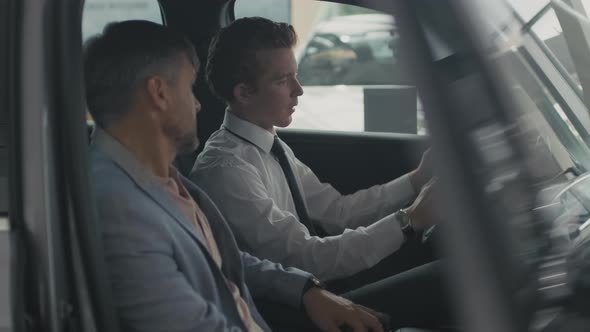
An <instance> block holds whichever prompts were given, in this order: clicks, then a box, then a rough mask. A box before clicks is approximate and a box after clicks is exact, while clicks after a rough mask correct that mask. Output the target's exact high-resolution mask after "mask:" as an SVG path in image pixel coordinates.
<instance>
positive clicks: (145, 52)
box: [84, 21, 382, 332]
mask: <svg viewBox="0 0 590 332" xmlns="http://www.w3.org/2000/svg"><path fill="white" fill-rule="evenodd" d="M198 69H199V63H198V60H197V58H196V56H195V51H194V49H193V47H192V46H191V44H190V43H189V42H187V41H186V39H185V38H184V37H183V36H182V35H180V34H177V33H175V32H173V31H171V30H169V29H167V28H165V27H163V26H161V25H157V24H154V23H150V22H146V21H128V22H122V23H115V24H112V25H109V26H107V27H106V28H105V30H104V32H103V34H101V35H99V36H98V37H95V38H93V39H91V40H90V41H89V42H88V43H87V45H86V47H85V54H84V71H85V81H86V96H87V103H88V108H89V110H90V112H91V114H92V116H93V118H94V120H95V122H96V124H97V127H98V129H97V130H96V131H95V133H94V136H93V142H92V144H91V160H92V177H93V179H94V181H95V190H96V198H97V205H98V214H99V218H100V223H101V227H102V231H103V238H104V247H105V255H106V256H105V257H106V262H107V266H108V273H109V276H110V281H111V285H112V289H113V294H114V299H115V304H116V306H117V310H118V314H119V317H120V321H121V324H122V325H123V327H124V328H125V330H126V331H154V332H156V331H170V332H174V331H267V330H269V327H268V325H267V323H266V322H265V321H264V319H263V318H262V317H261V316H260V314H259V313H258V311H257V309H256V307H255V306H254V304H253V300H252V296H255V297H257V298H262V299H264V298H266V299H272V300H273V301H276V302H279V303H282V304H285V305H287V306H290V307H292V308H293V309H296V310H297V309H300V308H301V309H304V310H305V311H306V312H307V314H308V315H309V318H311V321H313V323H314V324H315V325H316V326H317V327H319V328H320V329H322V330H337V329H338V327H339V326H340V325H343V324H346V325H349V326H350V327H352V328H354V330H355V331H367V330H369V329H371V330H373V331H382V328H381V325H380V324H379V321H378V319H377V318H376V317H375V316H374V312H373V311H371V310H370V309H367V308H364V307H362V306H359V305H355V304H353V303H352V302H351V301H349V300H347V299H344V298H342V297H339V296H336V295H334V294H332V293H329V292H327V291H325V290H323V289H321V287H316V286H318V285H317V284H316V280H315V279H314V278H313V276H312V275H311V274H309V273H306V272H304V271H301V270H298V269H295V268H283V267H281V265H279V264H275V263H272V262H269V261H263V260H259V259H257V258H255V257H253V256H250V255H248V254H246V253H243V252H240V251H239V250H238V248H237V246H236V243H235V240H234V238H233V235H232V233H231V231H230V230H229V228H228V226H227V224H226V223H225V221H224V218H223V215H222V212H220V211H219V210H218V209H217V208H216V207H215V205H214V204H213V203H212V202H211V201H210V200H209V198H208V197H207V195H206V194H205V193H203V192H202V191H201V190H199V188H197V187H195V186H194V185H192V184H191V183H190V182H189V181H187V180H186V179H184V178H183V177H182V176H181V175H179V174H178V172H177V171H176V170H175V168H174V167H172V166H171V165H172V161H173V160H174V158H175V156H176V155H177V154H178V153H182V152H186V151H193V150H194V149H195V148H196V147H197V146H198V140H197V138H196V137H197V136H196V113H197V112H198V111H199V109H200V104H199V102H198V101H197V99H196V98H195V97H194V95H193V92H192V88H193V85H194V82H195V79H196V75H197V72H198Z"/></svg>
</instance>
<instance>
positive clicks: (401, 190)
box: [191, 111, 415, 280]
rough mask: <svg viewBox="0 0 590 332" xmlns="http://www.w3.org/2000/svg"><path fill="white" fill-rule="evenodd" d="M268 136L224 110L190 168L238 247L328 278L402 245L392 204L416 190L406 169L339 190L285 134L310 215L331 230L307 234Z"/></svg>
mask: <svg viewBox="0 0 590 332" xmlns="http://www.w3.org/2000/svg"><path fill="white" fill-rule="evenodd" d="M273 140H274V134H272V133H270V132H268V131H266V130H264V129H262V128H260V127H258V126H256V125H254V124H252V123H250V122H247V121H244V120H242V119H240V118H238V117H237V116H235V115H234V114H232V113H231V112H229V111H228V112H226V114H225V119H224V122H223V125H222V126H221V128H220V129H219V130H217V131H216V132H215V133H213V135H211V137H210V138H209V140H208V141H207V143H206V144H205V148H204V150H203V152H202V153H201V154H200V155H199V157H198V158H197V162H196V164H195V166H194V168H193V170H192V173H191V179H192V180H193V181H194V182H195V183H197V184H198V185H199V186H200V187H201V188H203V189H204V190H205V191H206V192H207V193H208V194H209V196H211V198H212V199H213V200H214V201H215V203H216V204H217V206H218V207H219V209H220V210H221V212H222V214H223V215H224V216H225V217H226V218H227V220H228V222H229V223H230V226H231V227H232V230H233V232H234V235H235V237H236V239H237V241H238V244H239V245H240V247H241V248H242V250H244V251H247V252H250V253H251V254H253V255H255V256H258V257H261V258H266V259H269V260H272V261H276V262H280V263H282V264H283V265H285V266H295V267H298V268H300V269H302V270H305V271H308V272H311V273H312V274H314V275H316V276H317V277H318V278H320V279H322V280H332V279H337V278H342V277H347V276H350V275H353V274H355V273H357V272H360V271H362V270H365V269H367V268H370V267H372V266H373V265H375V264H377V263H378V262H379V261H380V260H382V259H383V258H385V257H387V256H388V255H390V254H391V253H393V252H394V251H396V250H397V249H398V248H399V247H400V246H401V244H402V243H403V241H404V238H403V234H402V232H401V229H400V226H399V223H398V222H397V221H396V218H395V217H394V215H393V212H395V211H397V210H398V209H400V208H401V207H402V206H403V205H404V204H407V203H408V202H410V200H411V199H413V198H414V197H415V191H414V188H413V186H412V184H411V182H410V180H409V177H408V176H407V175H404V176H402V177H400V178H398V179H395V180H393V181H391V182H389V183H386V184H384V185H379V186H373V187H371V188H369V189H365V190H360V191H358V192H356V193H354V194H351V195H341V194H340V193H339V192H338V191H337V190H336V189H334V188H333V187H332V186H331V185H329V184H326V183H322V182H320V180H319V179H318V178H317V176H316V175H315V174H314V173H313V171H312V170H311V169H310V168H309V167H307V166H306V165H304V164H303V163H302V162H301V161H300V160H299V159H297V158H296V157H295V155H294V154H293V151H292V150H291V149H290V148H289V147H288V146H287V145H286V144H285V143H284V142H283V146H284V147H285V150H286V153H287V157H288V159H289V161H290V163H291V165H292V167H293V172H294V173H295V177H296V178H297V179H296V180H297V184H298V186H299V188H300V190H301V193H302V195H303V196H304V200H305V204H306V205H307V211H308V213H309V216H310V218H311V219H312V220H313V221H314V222H315V223H316V224H319V225H321V226H322V227H323V228H324V230H326V231H327V232H328V233H329V234H337V235H334V236H327V237H323V238H321V237H318V236H310V234H309V231H308V229H307V228H306V227H305V226H304V225H303V224H302V223H301V222H299V220H298V217H297V212H296V210H295V204H294V203H293V198H292V196H291V191H290V190H289V185H288V184H287V180H286V178H285V175H284V173H283V170H282V169H281V166H280V165H279V163H278V161H277V160H276V158H275V157H274V156H273V155H272V154H271V152H270V150H271V147H272V144H273ZM222 245H223V244H222Z"/></svg>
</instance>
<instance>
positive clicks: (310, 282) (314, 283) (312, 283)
mask: <svg viewBox="0 0 590 332" xmlns="http://www.w3.org/2000/svg"><path fill="white" fill-rule="evenodd" d="M314 287H318V288H321V289H326V287H324V284H323V283H322V282H321V281H320V280H319V279H318V278H316V277H314V276H312V277H311V278H309V279H307V282H306V283H305V285H303V290H302V291H301V304H300V307H301V308H303V295H305V293H307V291H308V290H310V289H312V288H314Z"/></svg>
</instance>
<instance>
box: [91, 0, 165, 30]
mask: <svg viewBox="0 0 590 332" xmlns="http://www.w3.org/2000/svg"><path fill="white" fill-rule="evenodd" d="M124 20H147V21H152V22H156V23H163V20H162V13H161V11H160V5H159V4H158V1H157V0H86V1H85V3H84V10H83V12H82V39H83V40H86V39H88V37H91V36H92V35H94V34H97V33H99V32H101V31H102V29H103V28H104V27H105V26H106V25H107V24H108V23H110V22H116V21H124Z"/></svg>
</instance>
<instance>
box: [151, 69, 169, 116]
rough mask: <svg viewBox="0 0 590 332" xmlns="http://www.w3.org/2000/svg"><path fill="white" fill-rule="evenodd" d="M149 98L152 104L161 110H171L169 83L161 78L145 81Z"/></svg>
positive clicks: (152, 77)
mask: <svg viewBox="0 0 590 332" xmlns="http://www.w3.org/2000/svg"><path fill="white" fill-rule="evenodd" d="M145 88H146V91H147V97H148V98H149V100H150V102H151V103H152V104H153V105H154V106H155V107H156V108H158V109H159V110H166V109H168V108H169V105H170V104H169V102H170V89H169V88H168V84H167V82H166V81H165V80H164V79H163V78H162V77H159V76H151V77H149V78H148V79H147V80H146V81H145Z"/></svg>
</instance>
